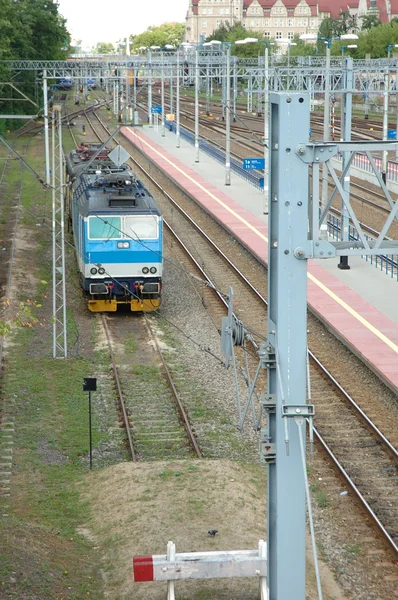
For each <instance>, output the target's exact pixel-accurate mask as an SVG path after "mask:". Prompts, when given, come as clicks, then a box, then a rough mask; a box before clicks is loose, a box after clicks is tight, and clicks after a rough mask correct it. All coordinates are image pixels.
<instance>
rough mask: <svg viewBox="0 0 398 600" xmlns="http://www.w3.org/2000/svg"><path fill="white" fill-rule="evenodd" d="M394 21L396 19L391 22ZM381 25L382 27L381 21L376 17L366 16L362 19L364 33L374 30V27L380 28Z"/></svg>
mask: <svg viewBox="0 0 398 600" xmlns="http://www.w3.org/2000/svg"><path fill="white" fill-rule="evenodd" d="M393 21H394V19H393V20H392V21H391V22H393ZM379 25H381V21H380V19H379V18H378V17H376V16H375V15H365V16H364V17H363V19H362V31H366V30H367V29H372V28H373V27H378V26H379Z"/></svg>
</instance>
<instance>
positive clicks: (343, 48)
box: [341, 44, 358, 56]
mask: <svg viewBox="0 0 398 600" xmlns="http://www.w3.org/2000/svg"><path fill="white" fill-rule="evenodd" d="M346 48H348V49H349V50H351V49H352V48H358V46H357V44H348V45H347V46H341V56H344V51H345V49H346Z"/></svg>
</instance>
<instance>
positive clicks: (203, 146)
mask: <svg viewBox="0 0 398 600" xmlns="http://www.w3.org/2000/svg"><path fill="white" fill-rule="evenodd" d="M166 125H167V127H168V128H169V130H170V131H173V132H174V133H175V132H176V124H175V122H174V121H166ZM180 135H181V137H182V138H183V139H185V140H186V141H187V142H188V143H190V144H192V145H194V144H195V136H194V135H193V133H191V132H190V131H188V130H187V129H185V128H184V127H180ZM199 150H202V152H205V153H206V154H208V155H209V156H211V157H212V158H214V160H216V161H217V162H219V163H221V164H224V165H225V152H224V151H223V150H221V149H220V148H217V147H216V146H214V144H212V143H211V142H209V141H208V140H205V139H203V138H200V139H199ZM231 171H233V172H234V173H236V175H238V176H239V177H241V178H242V179H245V180H246V181H248V182H249V183H250V184H251V185H253V186H254V187H255V188H257V189H258V190H261V189H263V185H261V182H263V183H264V175H263V173H262V172H260V171H246V170H245V169H244V168H243V166H242V163H241V162H240V161H238V160H236V158H232V157H231Z"/></svg>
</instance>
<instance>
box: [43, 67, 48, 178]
mask: <svg viewBox="0 0 398 600" xmlns="http://www.w3.org/2000/svg"><path fill="white" fill-rule="evenodd" d="M43 116H44V149H45V154H46V183H47V184H48V185H50V141H49V132H48V88H47V69H43Z"/></svg>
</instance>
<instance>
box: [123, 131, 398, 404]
mask: <svg viewBox="0 0 398 600" xmlns="http://www.w3.org/2000/svg"><path fill="white" fill-rule="evenodd" d="M123 135H125V136H126V137H127V138H128V139H129V140H130V141H131V142H133V143H134V144H135V145H136V146H137V148H138V149H139V150H140V151H142V152H143V153H144V154H146V155H147V156H148V158H150V159H151V160H152V161H153V162H155V163H156V164H157V165H158V167H159V168H160V169H162V170H163V171H164V172H165V173H166V174H167V175H168V176H169V177H171V178H172V179H173V180H174V181H175V182H176V183H177V185H178V186H179V187H181V188H182V189H183V190H185V191H186V192H187V193H188V194H190V195H191V196H192V197H194V198H195V200H196V201H197V202H198V203H199V204H202V205H203V207H204V208H205V209H206V210H207V211H208V212H210V213H211V214H213V215H214V217H215V218H216V219H217V220H218V221H219V222H220V223H222V225H223V226H224V227H225V228H227V229H229V230H230V231H231V234H232V235H233V236H234V237H236V238H237V239H239V240H240V242H241V243H242V244H243V245H244V246H245V247H246V248H248V250H249V251H250V252H252V253H253V254H255V255H256V256H257V257H258V258H259V259H260V260H261V261H262V262H264V263H267V262H268V226H267V215H265V214H264V208H265V206H266V202H265V195H264V193H263V192H262V191H260V190H257V189H255V188H254V187H253V186H252V185H250V184H249V183H248V182H246V181H245V180H243V179H242V178H240V177H238V176H237V175H234V173H231V185H230V186H226V185H225V171H224V166H223V165H222V164H220V163H218V162H216V161H215V160H214V159H212V158H211V157H209V156H208V155H206V154H204V153H203V152H200V154H199V162H198V163H195V149H194V148H193V147H192V146H191V145H190V144H189V143H188V142H186V141H184V140H183V139H181V143H180V148H176V136H175V134H174V133H172V132H170V131H169V130H168V129H167V128H166V131H165V135H164V136H162V135H161V127H159V128H158V129H156V128H154V127H149V126H144V127H140V128H139V129H138V128H137V129H133V128H126V129H124V131H123ZM338 260H339V259H338V258H335V259H327V260H323V261H320V260H309V261H308V291H307V300H308V305H309V308H310V310H312V312H314V313H315V314H316V315H317V316H318V317H319V318H320V320H321V321H322V322H324V324H325V325H326V326H327V327H328V329H330V330H332V331H333V332H334V333H335V335H336V336H337V337H338V338H339V339H341V340H342V342H343V343H345V344H346V345H347V346H348V347H349V348H350V349H351V350H352V351H353V352H354V353H355V354H356V355H357V356H359V357H360V358H361V359H362V360H364V361H365V363H366V364H368V366H369V367H370V368H371V369H372V370H373V371H374V372H375V373H376V374H377V375H378V376H379V377H380V378H381V379H382V380H383V381H384V382H385V383H386V385H388V386H389V387H390V388H391V389H392V390H393V391H394V392H395V393H398V368H397V366H398V282H397V281H396V280H393V279H391V278H390V277H388V276H387V275H386V274H385V273H383V272H382V271H381V270H380V269H377V268H376V267H375V266H374V265H371V264H370V263H368V262H366V261H365V260H364V259H362V258H360V257H350V265H351V269H350V270H347V271H342V270H340V269H338V268H337V262H338Z"/></svg>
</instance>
